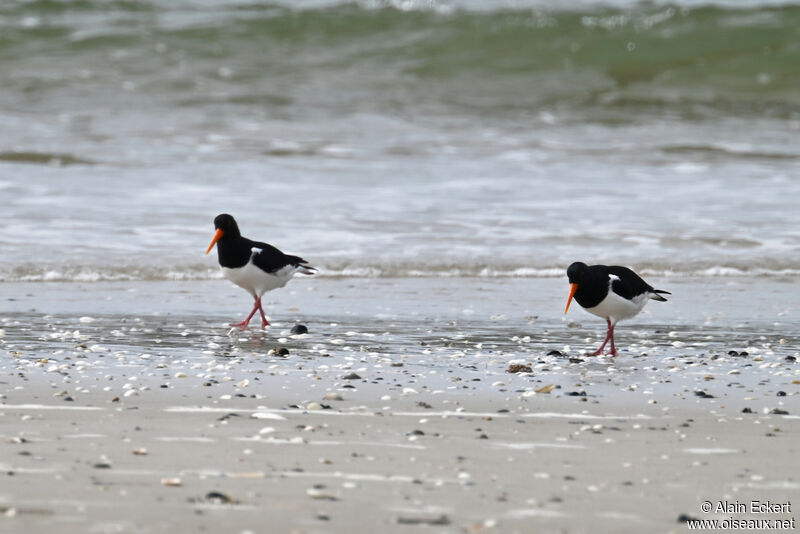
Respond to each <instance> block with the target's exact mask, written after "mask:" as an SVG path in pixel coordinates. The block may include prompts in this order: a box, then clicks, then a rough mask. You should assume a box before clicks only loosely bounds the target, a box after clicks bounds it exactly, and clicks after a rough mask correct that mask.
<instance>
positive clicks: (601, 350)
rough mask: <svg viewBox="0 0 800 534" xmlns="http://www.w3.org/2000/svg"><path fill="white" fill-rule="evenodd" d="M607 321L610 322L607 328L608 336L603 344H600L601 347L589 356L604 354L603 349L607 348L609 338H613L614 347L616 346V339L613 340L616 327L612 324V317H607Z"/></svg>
mask: <svg viewBox="0 0 800 534" xmlns="http://www.w3.org/2000/svg"><path fill="white" fill-rule="evenodd" d="M606 322H607V323H608V330H606V338H605V339H604V340H603V344H602V345H600V348H599V349H597V350H596V351H594V352H593V353H591V354H589V356H597V355H599V354H603V349H604V348H606V343H608V340H609V339H611V340H612V341H611V346H612V347H613V346H614V341H613V339H614V328H613V327H612V326H611V320H610V319H606ZM612 350H613V349H612ZM615 352H616V351H615Z"/></svg>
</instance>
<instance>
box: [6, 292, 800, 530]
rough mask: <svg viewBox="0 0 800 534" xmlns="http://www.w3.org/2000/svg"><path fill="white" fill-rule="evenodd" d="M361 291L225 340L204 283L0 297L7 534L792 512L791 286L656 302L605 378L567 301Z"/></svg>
mask: <svg viewBox="0 0 800 534" xmlns="http://www.w3.org/2000/svg"><path fill="white" fill-rule="evenodd" d="M355 282H356V283H354V281H352V280H350V281H344V282H343V281H330V280H312V281H304V282H302V283H293V285H292V287H290V288H287V289H286V290H284V291H282V292H275V293H273V294H270V302H269V304H268V313H269V314H270V315H271V316H272V318H273V320H274V324H275V325H276V326H274V327H273V328H272V329H268V330H266V331H263V332H261V331H258V329H250V330H248V331H245V332H233V333H232V334H229V329H228V328H225V327H224V326H223V325H224V323H225V321H226V320H228V319H235V318H236V317H238V315H237V314H238V313H241V312H242V308H243V306H244V307H246V305H247V302H246V299H245V295H243V294H240V292H239V291H237V290H235V288H229V287H228V286H227V284H224V283H222V282H219V283H215V282H208V283H199V282H195V283H188V282H187V283H179V284H170V283H155V282H153V283H135V284H130V283H103V284H83V285H80V286H76V285H75V284H53V285H47V286H43V285H41V284H18V285H13V286H9V285H7V284H4V285H2V286H0V290H2V294H0V296H2V298H3V301H4V302H5V303H6V304H8V305H9V306H8V307H7V308H5V309H4V310H3V312H2V313H0V330H2V335H1V336H0V351H2V353H3V354H4V355H5V356H4V358H3V364H2V366H0V372H1V373H2V374H1V375H0V376H2V378H0V422H2V423H3V424H2V427H0V429H2V430H0V447H2V448H3V449H4V455H3V456H2V461H0V463H1V464H2V469H1V470H0V477H2V478H3V479H5V481H4V482H3V483H2V484H0V511H2V514H1V515H0V531H4V532H5V531H8V532H31V531H41V530H43V529H48V530H51V529H53V528H54V527H55V528H58V530H59V531H60V532H67V533H69V532H76V533H77V532H90V531H91V532H167V531H176V530H177V531H181V532H204V531H208V532H222V531H224V532H239V533H244V532H254V533H257V532H264V531H265V525H269V530H268V531H274V532H297V533H309V534H311V533H323V532H335V533H338V532H353V533H361V532H363V533H367V532H375V531H381V532H409V531H412V530H417V529H424V530H425V531H431V532H444V533H449V532H454V533H455V532H459V533H461V532H465V531H466V532H503V533H507V532H510V533H514V532H519V533H526V532H531V531H535V530H547V531H558V532H567V533H583V532H592V533H596V532H628V531H630V532H641V531H651V532H652V531H657V532H676V533H677V532H685V531H686V530H687V526H686V524H685V523H684V522H680V521H679V518H683V519H685V518H686V517H689V518H697V519H707V518H719V519H725V518H727V516H724V514H723V515H720V514H713V513H710V514H705V513H703V512H702V511H701V509H700V508H699V507H700V506H701V504H702V503H703V502H704V501H706V500H710V501H712V502H718V501H726V500H727V501H730V502H736V501H737V500H738V501H741V502H745V501H748V502H749V500H751V499H753V500H760V501H767V500H769V501H771V502H778V503H784V502H789V501H791V498H792V496H794V495H796V494H797V492H798V489H800V481H798V479H797V478H796V477H794V476H793V475H792V471H793V469H792V466H793V465H796V461H795V460H794V458H796V456H797V454H798V452H800V445H798V443H800V440H798V437H800V436H798V434H800V424H798V421H800V412H799V411H798V410H797V408H796V405H797V402H796V399H797V395H798V387H799V386H798V384H799V383H800V369H798V367H797V364H796V359H795V361H791V357H795V358H796V355H797V350H798V349H797V347H798V346H799V344H798V336H797V335H796V334H793V333H792V332H791V331H790V330H788V329H787V328H785V327H784V326H783V325H788V324H792V323H793V321H794V320H795V317H796V315H797V312H796V311H795V310H796V308H795V304H794V303H793V301H792V297H791V296H790V295H789V294H788V293H789V292H787V291H785V287H786V285H785V283H783V282H774V281H773V282H770V281H767V282H765V281H757V282H747V283H744V282H741V281H736V282H735V283H733V284H731V283H730V281H726V284H725V285H724V288H725V289H726V291H722V292H720V289H721V288H720V286H709V285H707V284H706V283H705V281H700V282H697V281H692V282H685V283H680V284H676V283H672V281H670V284H669V285H670V287H668V288H667V289H670V290H672V291H673V299H672V300H671V301H670V302H669V303H655V304H656V305H649V306H648V308H647V312H648V313H646V314H643V315H642V317H641V318H639V319H637V320H634V321H630V322H626V323H622V325H623V326H622V327H620V329H619V331H618V336H619V337H618V342H619V344H620V345H624V349H623V352H622V354H621V356H619V357H618V358H616V359H613V358H609V357H598V358H590V357H586V356H585V355H584V354H583V352H584V351H586V350H591V349H592V348H593V347H595V346H596V344H597V343H599V341H600V340H601V339H602V334H603V325H602V324H601V322H600V321H596V320H594V319H593V318H591V317H589V316H588V315H587V314H583V313H575V314H574V315H572V313H571V315H570V316H568V317H567V318H566V319H562V317H561V316H560V315H559V314H558V313H549V312H548V310H559V308H560V309H562V310H563V299H564V298H565V295H564V290H565V288H564V287H563V283H560V282H563V281H548V280H542V281H539V282H538V283H535V282H533V283H532V282H531V281H530V280H525V281H522V282H520V281H508V280H505V281H491V282H487V283H481V284H479V285H477V286H476V287H472V286H471V287H468V288H465V287H463V285H462V284H459V283H458V281H452V280H451V281H447V280H445V281H437V282H438V283H432V281H430V280H425V281H419V280H405V281H403V280H401V281H397V280H394V281H386V280H359V281H355ZM656 282H658V281H656V280H654V281H652V283H656ZM676 293H677V296H676V295H675V294H676ZM378 294H379V295H381V297H382V298H380V299H377V300H376V298H375V295H378ZM531 294H533V295H537V297H538V298H537V299H536V300H535V301H531V300H530V298H529V297H530V295H531ZM709 295H714V296H715V299H714V300H713V301H711V302H709V301H708V296H709ZM753 295H756V297H757V298H754V297H753ZM9 298H13V299H15V300H8V299H9ZM42 303H45V304H46V305H47V306H48V307H49V313H47V314H44V313H43V312H42V311H37V310H39V309H40V305H41V304H42ZM32 304H35V305H32ZM31 308H35V309H34V310H32V309H31ZM711 308H713V309H715V310H718V311H719V313H715V314H711V313H709V312H708V309H711ZM204 310H213V313H214V315H213V316H206V315H204V314H203V311H204ZM296 321H302V322H303V323H304V324H307V325H308V326H309V334H306V335H301V336H292V335H290V334H289V328H290V327H291V326H292V325H293V324H294V323H295V322H296ZM281 348H283V349H286V350H288V353H287V354H281V353H278V352H277V350H276V349H281ZM554 351H558V353H554ZM732 352H734V353H735V354H732ZM515 363H516V364H519V365H529V366H530V368H531V371H530V372H521V373H510V372H508V370H509V367H511V365H513V364H515ZM781 393H782V395H781ZM784 412H786V413H785V414H784ZM736 517H737V518H738V519H753V518H754V516H753V515H751V514H744V515H737V516H736ZM790 517H791V514H769V516H768V518H770V519H788V518H790ZM763 518H767V516H764V517H763Z"/></svg>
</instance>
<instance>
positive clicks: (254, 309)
mask: <svg viewBox="0 0 800 534" xmlns="http://www.w3.org/2000/svg"><path fill="white" fill-rule="evenodd" d="M258 308H259V302H258V299H256V302H255V304H253V311H251V312H250V315H248V316H247V319H245V320H244V321H242V322H241V323H231V326H234V327H237V328H247V324H248V323H249V322H250V319H252V318H253V315H255V314H256V310H257V309H258ZM262 313H263V312H262Z"/></svg>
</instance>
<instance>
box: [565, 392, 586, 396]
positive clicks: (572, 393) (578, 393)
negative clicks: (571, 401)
mask: <svg viewBox="0 0 800 534" xmlns="http://www.w3.org/2000/svg"><path fill="white" fill-rule="evenodd" d="M565 395H567V396H568V397H585V396H586V392H585V391H567V392H566V393H565Z"/></svg>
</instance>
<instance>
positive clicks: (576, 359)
mask: <svg viewBox="0 0 800 534" xmlns="http://www.w3.org/2000/svg"><path fill="white" fill-rule="evenodd" d="M569 363H583V358H570V359H569Z"/></svg>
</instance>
